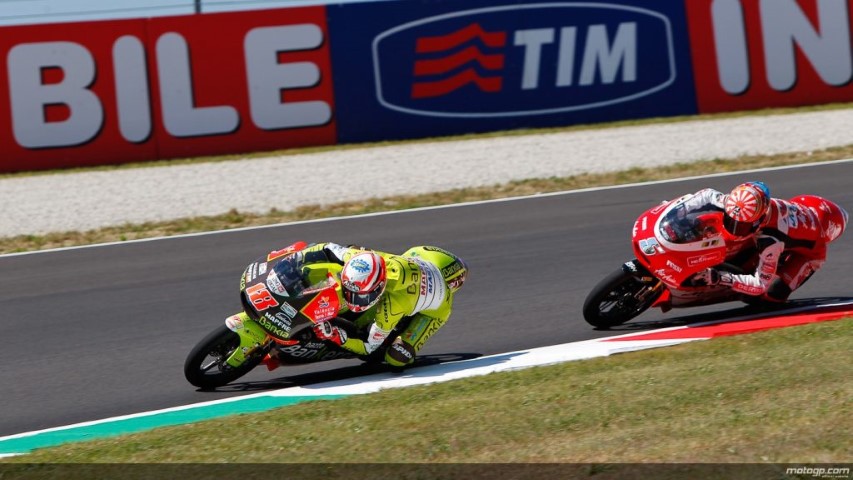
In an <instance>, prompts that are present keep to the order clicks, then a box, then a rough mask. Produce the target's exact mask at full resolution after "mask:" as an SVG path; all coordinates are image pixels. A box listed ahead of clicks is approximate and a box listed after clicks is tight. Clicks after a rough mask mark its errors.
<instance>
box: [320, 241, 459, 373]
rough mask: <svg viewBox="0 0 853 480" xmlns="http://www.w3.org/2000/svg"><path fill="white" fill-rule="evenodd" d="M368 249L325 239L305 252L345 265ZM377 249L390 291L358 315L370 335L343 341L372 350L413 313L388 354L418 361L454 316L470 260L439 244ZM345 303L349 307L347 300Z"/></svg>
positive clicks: (401, 361)
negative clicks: (456, 297) (394, 251)
mask: <svg viewBox="0 0 853 480" xmlns="http://www.w3.org/2000/svg"><path fill="white" fill-rule="evenodd" d="M363 251H364V249H361V248H353V247H343V246H341V245H338V244H336V243H331V242H330V243H321V244H316V245H312V246H310V247H308V248H307V249H305V250H304V255H305V256H304V258H305V262H306V263H313V262H337V263H339V264H341V265H343V264H344V263H345V262H346V261H347V260H349V259H350V257H352V256H354V255H356V254H358V253H360V252H363ZM375 252H376V253H377V254H379V255H380V256H382V257H383V258H384V259H385V264H386V269H387V281H386V286H385V292H384V293H383V294H382V297H381V298H380V299H379V301H378V302H377V303H376V305H374V306H373V307H371V308H369V309H368V310H367V311H365V312H363V313H362V314H360V315H359V316H358V318H357V320H356V324H357V325H360V326H364V327H365V328H366V329H367V336H366V338H365V339H362V338H357V337H356V336H350V335H347V337H346V339H345V341H344V342H343V343H341V347H343V348H344V349H346V350H349V351H351V352H353V353H355V354H357V355H368V354H370V353H372V352H373V351H375V350H376V349H377V348H378V347H379V346H380V345H382V343H383V342H384V341H385V339H386V338H387V337H388V335H389V334H390V333H391V331H392V330H393V329H394V327H395V326H397V324H398V323H399V322H400V321H402V320H403V319H404V318H406V317H412V318H411V321H410V323H409V325H408V326H407V327H406V329H405V330H404V331H403V332H402V333H401V334H400V335H399V337H398V338H397V339H396V340H395V341H394V342H393V343H392V344H391V345H390V347H389V348H388V350H387V351H386V354H385V361H386V362H387V363H388V364H390V365H392V366H397V367H401V366H405V365H408V364H410V363H412V362H414V360H415V356H416V354H417V352H418V351H419V350H420V349H421V348H422V347H423V346H424V344H425V343H426V341H427V340H428V339H429V338H430V337H432V336H433V335H434V334H435V333H436V332H437V331H438V330H439V329H440V328H441V327H442V326H444V324H445V323H446V322H447V320H448V319H449V318H450V314H451V311H452V308H453V296H454V294H455V292H456V290H458V289H459V287H461V285H462V283H463V282H464V281H465V278H466V276H467V266H466V265H465V262H464V261H462V260H461V259H460V258H459V257H457V256H456V255H454V254H452V253H450V252H448V251H446V250H443V249H441V248H438V247H430V246H419V247H412V248H410V249H409V250H407V251H406V252H405V253H403V254H402V255H395V254H391V253H386V252H379V251H375ZM338 282H339V283H340V278H338ZM341 305H342V308H344V309H346V308H347V307H346V304H345V303H344V302H343V301H342V302H341ZM368 324H369V328H367V325H368Z"/></svg>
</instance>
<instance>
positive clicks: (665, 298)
mask: <svg viewBox="0 0 853 480" xmlns="http://www.w3.org/2000/svg"><path fill="white" fill-rule="evenodd" d="M687 197H688V196H685V197H682V198H680V199H676V200H672V201H669V202H664V203H662V204H660V205H658V206H656V207H653V208H651V209H649V210H647V211H645V212H643V214H642V215H640V217H639V218H638V219H637V221H636V222H634V227H633V229H632V232H631V245H632V247H633V250H634V254H635V256H636V258H634V259H632V260H629V261H627V262H625V263H624V264H623V265H622V267H621V268H619V269H618V270H616V271H614V272H613V273H611V274H610V275H608V276H607V277H605V278H604V279H603V280H602V281H601V282H599V283H598V284H597V285H596V286H595V287H594V288H593V289H592V291H591V292H590V293H589V295H587V298H586V300H585V301H584V305H583V316H584V319H585V320H586V321H587V323H589V324H590V325H593V326H594V327H597V328H610V327H613V326H616V325H621V324H623V323H625V322H627V321H628V320H631V319H632V318H634V317H636V316H637V315H639V314H641V313H643V312H644V311H646V310H647V309H649V308H651V307H659V308H661V310H662V311H664V312H666V311H668V310H670V309H672V308H682V307H694V306H700V305H711V304H716V303H721V302H729V301H738V300H740V301H743V302H746V303H755V302H760V301H761V300H760V299H759V298H756V297H750V296H748V295H743V294H740V293H737V292H734V291H732V290H731V289H730V288H728V287H726V286H723V285H706V284H705V282H704V281H702V280H701V279H700V278H699V276H698V274H699V273H700V272H702V271H703V270H705V269H707V268H709V267H714V268H715V269H717V270H719V271H727V272H731V273H736V274H741V273H744V270H746V269H748V268H750V267H754V262H755V260H756V259H755V258H754V255H750V254H751V253H753V252H751V251H750V250H749V249H747V250H745V251H744V253H745V254H746V255H743V256H742V257H741V259H736V260H734V261H730V262H729V263H726V262H725V260H726V252H727V240H726V239H727V237H726V236H725V235H724V227H723V213H722V212H710V213H709V212H704V213H697V212H691V213H687V212H686V211H685V208H684V207H683V201H684V200H685V199H686V198H687ZM728 239H729V242H732V239H731V237H728ZM730 246H731V245H730ZM750 262H753V263H750Z"/></svg>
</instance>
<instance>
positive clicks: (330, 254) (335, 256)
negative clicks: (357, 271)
mask: <svg viewBox="0 0 853 480" xmlns="http://www.w3.org/2000/svg"><path fill="white" fill-rule="evenodd" d="M323 251H324V252H325V253H326V258H328V259H329V261H330V262H337V263H339V264H341V265H343V264H344V254H345V253H346V252H347V249H346V248H344V247H342V246H340V245H338V244H337V243H332V242H329V243H327V244H326V245H325V246H324V247H323Z"/></svg>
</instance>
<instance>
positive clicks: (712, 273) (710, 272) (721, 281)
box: [696, 268, 732, 287]
mask: <svg viewBox="0 0 853 480" xmlns="http://www.w3.org/2000/svg"><path fill="white" fill-rule="evenodd" d="M696 280H698V281H700V282H702V283H704V284H705V285H708V286H715V285H724V286H727V287H731V286H732V274H731V273H728V272H721V271H719V270H717V269H714V268H706V269H705V270H702V271H701V272H699V273H697V274H696Z"/></svg>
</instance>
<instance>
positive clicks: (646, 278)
mask: <svg viewBox="0 0 853 480" xmlns="http://www.w3.org/2000/svg"><path fill="white" fill-rule="evenodd" d="M622 270H623V271H625V272H626V273H630V274H631V275H632V276H633V277H634V278H636V279H637V280H639V281H640V282H642V283H643V284H644V285H645V286H644V287H643V288H642V289H640V291H639V292H637V293H636V294H635V295H634V298H635V299H636V300H637V304H638V305H642V304H644V303H646V302H647V301H648V299H650V298H653V299H655V300H654V303H653V304H652V305H651V306H652V307H660V308H661V309H662V310H663V311H664V312H666V311H668V310H669V309H670V308H671V307H670V306H669V299H670V296H669V290H667V289H666V288H665V287H664V284H663V281H661V280H660V279H659V278H656V277H655V276H653V275H652V274H651V273H649V271H648V270H647V269H646V268H645V267H644V266H643V265H641V264H640V262H638V261H637V260H636V259H635V260H629V261H627V262H625V263H624V264H622ZM662 290H663V292H661V291H662ZM661 293H663V294H661Z"/></svg>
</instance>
